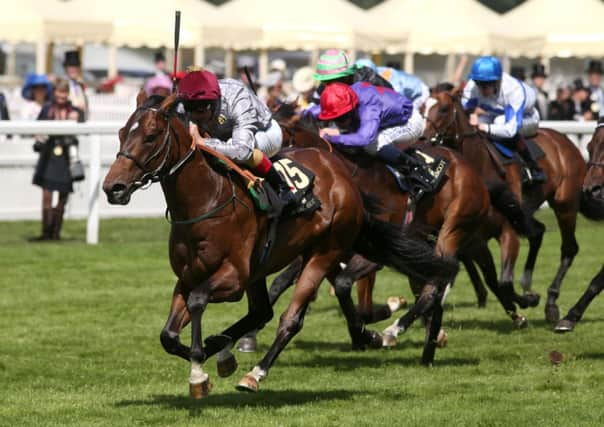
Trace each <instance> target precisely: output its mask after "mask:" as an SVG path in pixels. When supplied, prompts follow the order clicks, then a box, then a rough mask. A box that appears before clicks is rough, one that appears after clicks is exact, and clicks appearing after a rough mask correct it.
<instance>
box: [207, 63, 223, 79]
mask: <svg viewBox="0 0 604 427" xmlns="http://www.w3.org/2000/svg"><path fill="white" fill-rule="evenodd" d="M206 69H207V70H209V71H211V72H212V73H214V74H215V75H216V78H217V79H224V76H225V71H226V66H225V64H224V61H219V60H217V59H212V60H211V61H210V63H209V64H207V66H206Z"/></svg>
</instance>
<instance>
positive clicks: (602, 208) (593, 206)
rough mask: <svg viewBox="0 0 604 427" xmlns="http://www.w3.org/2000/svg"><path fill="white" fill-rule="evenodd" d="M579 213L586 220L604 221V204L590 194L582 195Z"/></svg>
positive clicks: (583, 193)
mask: <svg viewBox="0 0 604 427" xmlns="http://www.w3.org/2000/svg"><path fill="white" fill-rule="evenodd" d="M579 211H580V212H581V213H582V214H583V216H584V217H585V218H587V219H591V220H592V221H602V220H604V202H602V201H599V200H598V199H596V198H594V197H592V196H591V195H590V194H589V193H585V192H582V193H581V204H580V205H579Z"/></svg>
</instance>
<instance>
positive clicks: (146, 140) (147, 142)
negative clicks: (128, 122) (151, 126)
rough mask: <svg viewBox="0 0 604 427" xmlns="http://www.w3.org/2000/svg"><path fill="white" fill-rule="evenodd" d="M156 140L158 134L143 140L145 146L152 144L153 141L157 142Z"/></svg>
mask: <svg viewBox="0 0 604 427" xmlns="http://www.w3.org/2000/svg"><path fill="white" fill-rule="evenodd" d="M155 138H157V133H152V134H149V135H147V136H145V139H143V142H144V143H145V144H150V143H152V142H153V141H155Z"/></svg>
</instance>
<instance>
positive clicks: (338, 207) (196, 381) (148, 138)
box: [103, 93, 456, 398]
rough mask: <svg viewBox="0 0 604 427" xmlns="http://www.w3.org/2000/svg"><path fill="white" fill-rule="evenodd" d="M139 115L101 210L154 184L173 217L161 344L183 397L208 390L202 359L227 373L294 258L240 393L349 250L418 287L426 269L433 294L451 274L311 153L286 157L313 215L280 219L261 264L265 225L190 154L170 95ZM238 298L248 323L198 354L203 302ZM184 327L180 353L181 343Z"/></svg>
mask: <svg viewBox="0 0 604 427" xmlns="http://www.w3.org/2000/svg"><path fill="white" fill-rule="evenodd" d="M137 105H138V107H137V109H136V111H135V112H134V113H133V114H132V115H131V116H130V118H129V119H128V121H127V123H126V125H125V126H124V128H122V129H121V130H120V133H119V136H120V151H119V152H118V155H117V159H116V160H115V162H114V163H113V165H112V166H111V168H110V170H109V172H108V174H107V176H106V178H105V182H104V184H103V190H104V191H105V193H106V194H107V198H108V200H109V202H110V203H112V204H127V203H128V202H129V200H130V197H131V194H132V193H133V192H134V191H135V190H137V189H138V188H140V187H142V186H144V185H146V184H148V183H152V182H155V181H159V182H160V183H161V186H162V190H163V192H164V196H165V199H166V203H167V209H168V212H169V214H170V217H171V219H172V228H171V232H170V245H169V254H170V263H171V266H172V270H173V271H174V273H175V274H176V276H177V277H178V280H177V282H176V286H175V288H174V294H173V297H172V304H171V308H170V314H169V316H168V320H167V322H166V325H165V326H164V329H163V330H162V333H161V336H160V338H161V343H162V345H163V347H164V349H165V350H166V351H167V352H168V353H171V354H174V355H177V356H180V357H182V358H184V359H186V360H190V361H191V377H190V381H189V383H190V391H191V395H192V396H194V397H196V398H199V397H202V396H204V395H206V394H207V393H208V392H209V388H210V385H209V380H208V375H207V374H206V373H204V371H203V369H202V363H203V362H204V361H205V360H206V359H207V358H208V357H210V356H211V355H213V354H216V353H218V372H219V374H220V375H221V376H227V375H231V374H232V373H233V372H234V371H235V369H236V361H235V358H234V356H233V355H232V353H231V352H230V348H231V346H232V344H233V343H234V342H236V341H237V340H238V339H239V338H240V337H241V336H242V335H243V334H245V333H246V332H248V331H250V330H252V329H255V328H257V327H259V326H260V325H262V324H264V323H266V322H267V321H269V320H270V319H271V317H272V315H273V312H272V308H271V305H270V303H269V300H268V295H267V290H266V276H267V275H268V274H270V273H273V272H275V271H278V270H279V269H281V268H283V267H284V266H286V265H287V264H289V263H291V262H292V260H293V259H295V258H296V257H298V256H299V255H301V256H302V259H303V268H302V273H301V274H300V277H299V279H298V282H297V284H296V287H295V290H294V294H293V297H292V301H291V303H290V305H289V307H288V308H287V309H286V311H285V312H284V313H283V314H282V316H281V318H280V322H279V328H278V330H277V336H276V339H275V341H274V342H273V344H272V345H271V347H270V349H269V351H268V353H267V354H266V355H265V357H264V358H263V359H262V361H260V363H259V364H258V365H257V366H255V367H254V369H253V370H252V371H251V372H249V373H248V374H246V375H245V376H244V378H243V379H242V380H241V382H240V383H239V386H238V387H239V388H241V389H245V390H253V391H256V390H258V387H259V381H260V380H261V379H263V378H265V377H266V376H267V374H268V370H269V368H270V367H271V366H272V364H273V363H274V361H275V360H276V358H277V356H278V355H279V353H280V352H281V351H282V350H283V349H284V347H285V346H286V345H287V343H288V342H289V341H290V340H291V338H292V337H293V336H294V335H295V334H296V333H297V332H298V331H299V330H300V329H301V327H302V322H303V319H304V315H305V313H306V310H307V308H308V304H309V302H310V301H311V300H312V298H313V296H314V294H315V293H316V291H317V289H318V287H319V284H320V283H321V281H322V280H323V278H324V277H326V276H328V275H331V274H333V273H334V272H335V271H336V270H337V269H338V265H339V263H340V262H342V261H346V260H347V259H348V258H349V257H350V254H351V253H352V252H353V251H359V252H361V253H363V254H364V255H366V256H368V257H375V261H377V262H384V263H387V264H392V265H394V266H395V267H396V268H397V269H400V270H401V271H403V272H406V273H407V274H413V275H419V276H424V277H425V276H426V274H425V272H427V271H429V272H431V273H434V274H433V279H432V280H431V282H430V283H432V284H433V286H435V287H436V288H438V289H441V290H442V289H444V287H445V285H446V283H447V281H448V280H451V275H452V274H455V272H456V267H455V266H454V264H453V263H451V262H449V261H447V260H444V259H442V258H439V257H436V256H434V255H433V252H432V250H431V248H430V247H429V246H428V245H425V244H423V243H421V242H416V241H412V240H410V239H409V238H408V237H406V236H405V235H404V234H403V233H402V232H400V229H396V228H394V227H392V226H391V225H390V224H388V223H384V222H381V221H379V220H377V219H376V218H374V217H373V216H371V215H370V214H368V213H367V211H366V209H365V205H364V203H363V199H362V197H361V193H360V192H359V190H358V189H357V187H356V186H355V185H354V183H353V182H352V177H351V176H350V173H349V172H348V170H347V168H346V166H345V165H344V164H343V163H342V161H341V160H340V159H338V158H337V156H334V155H332V154H330V153H328V152H326V151H324V150H318V149H312V148H311V149H303V150H293V151H290V152H288V153H287V154H286V155H287V156H288V157H289V158H290V159H293V160H294V161H297V162H299V163H300V164H302V165H305V166H306V167H307V168H308V169H309V170H311V171H312V172H313V173H314V174H315V176H316V178H315V185H314V193H315V195H316V196H317V198H318V199H319V200H320V202H321V209H320V210H318V211H315V212H313V214H312V215H310V216H308V217H290V218H286V219H282V220H281V221H280V222H279V225H278V229H277V233H276V238H275V240H274V242H273V248H272V251H270V255H268V256H267V257H266V259H263V258H264V257H263V255H262V254H263V253H264V251H263V248H264V246H265V243H266V240H267V238H268V237H267V236H268V231H267V228H268V219H267V217H266V215H265V214H263V213H259V212H258V211H257V210H256V209H255V208H254V203H253V200H252V197H251V196H250V193H249V191H248V189H247V185H246V184H247V183H246V182H245V181H244V180H243V179H240V177H239V176H237V175H234V173H233V172H232V169H229V168H225V167H224V166H223V165H222V164H221V163H220V162H217V161H216V157H217V156H219V154H217V153H214V154H212V153H211V150H209V149H208V148H203V150H202V149H201V148H199V147H195V146H194V145H192V140H191V137H190V135H189V132H188V129H187V127H186V126H185V124H184V122H183V120H181V118H180V117H179V116H178V114H177V113H175V112H174V110H175V106H176V99H175V97H174V96H170V97H168V98H166V99H163V98H161V97H157V96H153V97H151V98H149V99H147V97H146V96H145V94H144V93H141V94H139V96H138V99H137ZM208 153H210V154H208ZM233 168H236V167H235V166H234V165H233ZM261 260H262V261H261ZM440 293H442V292H440ZM244 294H246V295H247V299H248V314H247V315H246V316H244V317H243V318H242V319H240V320H239V321H238V322H236V323H234V324H233V325H232V326H230V327H229V328H227V329H226V330H224V331H222V332H221V333H220V334H219V335H215V336H210V337H208V338H207V339H206V340H205V341H204V342H203V344H202V333H201V332H202V331H201V317H202V314H203V312H204V310H205V308H206V306H207V304H208V303H219V302H229V301H238V300H240V299H241V298H242V297H243V295H244ZM437 295H438V294H437ZM189 322H191V347H190V348H189V347H187V346H185V345H183V344H181V342H180V339H179V335H180V332H181V330H182V329H183V328H184V327H185V326H186V325H187V324H188V323H189ZM439 326H440V325H439ZM362 332H363V331H360V332H359V333H360V334H361V333H362ZM435 338H436V336H435V335H433V336H431V337H430V340H429V341H428V342H427V345H426V347H425V350H424V352H425V353H426V354H427V357H432V358H433V356H434V347H435V345H434V344H433V342H434V340H435Z"/></svg>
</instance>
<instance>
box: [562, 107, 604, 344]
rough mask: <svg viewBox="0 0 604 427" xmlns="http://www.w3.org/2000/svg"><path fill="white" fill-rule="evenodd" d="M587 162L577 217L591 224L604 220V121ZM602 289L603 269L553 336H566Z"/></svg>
mask: <svg viewBox="0 0 604 427" xmlns="http://www.w3.org/2000/svg"><path fill="white" fill-rule="evenodd" d="M587 151H588V152H589V161H588V162H587V166H588V167H587V174H586V175H585V181H584V182H583V192H582V195H581V213H582V214H583V215H585V217H587V218H589V219H591V220H594V221H602V220H604V192H603V191H602V190H603V189H604V118H601V119H600V120H598V126H597V127H596V130H595V132H594V134H593V136H592V138H591V141H590V142H589V144H588V145H587ZM602 289H604V266H603V267H602V268H601V269H600V271H599V272H598V274H596V276H595V277H594V278H593V279H592V281H591V283H590V284H589V286H588V287H587V289H586V290H585V293H584V294H583V295H582V296H581V298H579V300H578V301H577V303H576V304H575V305H574V306H573V307H572V308H571V309H570V310H569V311H568V314H567V315H566V316H564V318H562V319H561V320H560V322H558V324H557V325H556V327H555V329H554V330H555V331H556V332H570V331H572V330H573V329H574V328H575V325H576V324H577V323H578V322H579V320H581V318H582V317H583V314H584V313H585V310H587V307H588V306H589V304H590V303H591V301H592V300H593V299H594V298H595V297H596V296H598V294H599V293H600V292H602Z"/></svg>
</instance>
